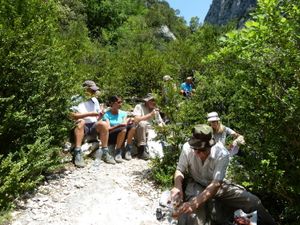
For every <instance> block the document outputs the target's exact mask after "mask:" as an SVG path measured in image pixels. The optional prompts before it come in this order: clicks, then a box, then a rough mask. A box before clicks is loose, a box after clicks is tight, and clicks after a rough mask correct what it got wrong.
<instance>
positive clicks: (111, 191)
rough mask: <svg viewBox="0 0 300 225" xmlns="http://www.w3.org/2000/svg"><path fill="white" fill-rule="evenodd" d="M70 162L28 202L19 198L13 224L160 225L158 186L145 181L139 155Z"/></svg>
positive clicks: (145, 168)
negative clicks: (109, 161) (78, 165)
mask: <svg viewBox="0 0 300 225" xmlns="http://www.w3.org/2000/svg"><path fill="white" fill-rule="evenodd" d="M87 162H88V165H87V166H86V167H85V168H82V169H79V168H74V167H73V166H71V167H70V168H69V169H68V170H66V171H64V172H63V173H61V174H54V175H50V176H48V177H47V182H45V183H44V185H42V186H40V187H39V188H38V189H37V191H36V193H35V194H34V195H29V196H28V198H27V200H19V202H18V203H19V207H18V208H17V209H16V210H15V211H14V212H13V214H12V215H13V220H12V223H11V224H12V225H42V224H43V225H44V224H51V225H62V224H64V225H71V224H72V225H79V224H80V225H156V224H157V225H158V224H168V223H167V221H163V222H159V221H157V220H156V216H155V212H156V208H157V207H158V202H159V198H160V195H161V190H159V189H158V188H156V187H155V185H154V184H153V183H152V182H150V181H149V180H148V177H149V173H150V170H149V165H148V163H149V162H146V161H144V160H139V159H132V160H131V161H124V162H123V163H121V164H116V165H109V164H106V163H104V162H101V163H100V165H98V166H97V165H95V164H94V161H93V160H92V159H88V160H87Z"/></svg>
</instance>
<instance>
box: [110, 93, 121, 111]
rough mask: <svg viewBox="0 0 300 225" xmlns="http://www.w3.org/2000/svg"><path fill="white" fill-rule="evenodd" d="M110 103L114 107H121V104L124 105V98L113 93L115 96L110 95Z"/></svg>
mask: <svg viewBox="0 0 300 225" xmlns="http://www.w3.org/2000/svg"><path fill="white" fill-rule="evenodd" d="M108 105H109V106H110V107H114V106H116V108H121V105H122V98H121V97H119V96H117V95H113V96H110V97H109V98H108Z"/></svg>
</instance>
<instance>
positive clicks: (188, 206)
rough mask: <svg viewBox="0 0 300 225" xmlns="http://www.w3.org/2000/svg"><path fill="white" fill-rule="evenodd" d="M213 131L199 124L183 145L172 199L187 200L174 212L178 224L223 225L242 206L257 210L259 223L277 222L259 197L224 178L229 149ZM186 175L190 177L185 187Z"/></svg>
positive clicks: (244, 209) (273, 223) (242, 207)
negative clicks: (216, 139) (215, 136)
mask: <svg viewBox="0 0 300 225" xmlns="http://www.w3.org/2000/svg"><path fill="white" fill-rule="evenodd" d="M212 133H213V131H212V128H211V127H209V126H208V125H204V124H200V125H196V126H195V127H194V128H193V135H192V137H191V138H190V140H189V141H188V142H187V143H185V144H184V145H183V149H182V152H181V155H180V158H179V162H178V165H177V168H176V172H175V175H174V187H173V189H172V190H171V197H172V198H173V199H175V198H177V197H178V196H179V197H180V198H181V199H183V201H184V202H183V204H181V206H180V207H179V208H178V209H177V210H176V211H175V214H174V216H175V217H178V224H179V225H206V224H224V223H226V222H227V221H228V220H229V217H231V216H233V213H234V211H235V210H237V209H242V210H243V211H244V212H246V213H250V212H253V211H255V210H257V213H258V222H259V223H258V224H261V225H262V224H264V225H275V224H276V223H275V221H274V220H273V218H272V217H271V215H270V214H269V213H268V212H267V210H266V209H265V208H264V207H263V205H262V203H261V201H260V200H259V198H258V197H256V196H255V195H253V194H251V193H250V192H248V191H246V190H245V189H244V188H243V187H241V186H239V185H234V184H232V183H230V182H228V181H226V180H224V177H225V173H226V169H227V166H228V163H229V152H228V151H227V150H226V148H225V147H224V146H223V144H222V143H220V142H218V143H217V144H215V141H214V139H213V138H212ZM185 174H188V175H189V177H190V178H189V179H188V181H187V184H186V187H185V189H184V190H183V180H184V178H185V177H184V176H185ZM225 211H227V213H225Z"/></svg>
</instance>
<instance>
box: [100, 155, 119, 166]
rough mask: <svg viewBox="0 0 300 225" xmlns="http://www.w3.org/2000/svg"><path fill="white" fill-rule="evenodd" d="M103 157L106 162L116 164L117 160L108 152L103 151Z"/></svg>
mask: <svg viewBox="0 0 300 225" xmlns="http://www.w3.org/2000/svg"><path fill="white" fill-rule="evenodd" d="M102 159H103V161H104V162H106V163H109V164H113V165H114V164H116V161H115V160H114V158H113V157H112V156H111V155H110V154H109V153H108V152H105V153H103V155H102Z"/></svg>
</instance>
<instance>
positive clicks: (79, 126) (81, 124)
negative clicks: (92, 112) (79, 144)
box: [75, 119, 85, 130]
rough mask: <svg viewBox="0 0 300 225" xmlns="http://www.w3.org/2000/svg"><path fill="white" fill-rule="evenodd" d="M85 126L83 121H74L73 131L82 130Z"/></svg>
mask: <svg viewBox="0 0 300 225" xmlns="http://www.w3.org/2000/svg"><path fill="white" fill-rule="evenodd" d="M84 126H85V121H84V120H83V119H79V120H77V121H76V127H75V130H83V129H84Z"/></svg>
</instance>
